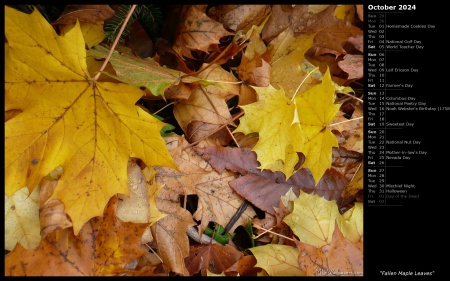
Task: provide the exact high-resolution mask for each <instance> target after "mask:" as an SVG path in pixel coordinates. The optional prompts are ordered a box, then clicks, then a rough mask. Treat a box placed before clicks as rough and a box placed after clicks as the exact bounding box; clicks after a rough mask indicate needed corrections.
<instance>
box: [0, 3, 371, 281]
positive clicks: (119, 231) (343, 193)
mask: <svg viewBox="0 0 450 281" xmlns="http://www.w3.org/2000/svg"><path fill="white" fill-rule="evenodd" d="M362 8H363V7H362V5H137V6H136V5H36V6H31V5H6V6H5V10H4V13H5V275H8V276H36V275H37V276H200V277H203V276H205V277H206V276H324V275H326V276H332V275H333V276H334V275H345V276H363V275H364V272H363V13H362Z"/></svg>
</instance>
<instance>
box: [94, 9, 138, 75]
mask: <svg viewBox="0 0 450 281" xmlns="http://www.w3.org/2000/svg"><path fill="white" fill-rule="evenodd" d="M136 6H137V5H133V6H131V9H130V11H129V12H128V15H127V17H126V18H125V20H124V22H123V24H122V27H121V28H120V30H119V33H118V34H117V36H116V40H114V43H113V45H112V47H111V50H109V54H108V56H107V57H106V59H105V61H104V62H103V65H102V67H101V68H100V70H99V71H97V74H96V75H95V77H94V78H93V79H92V81H93V82H94V83H95V82H97V80H98V78H99V77H100V75H101V74H102V72H103V70H105V68H106V65H107V64H108V61H109V60H110V59H111V56H112V53H113V52H114V49H115V48H116V46H117V44H118V43H119V39H120V36H121V35H122V33H123V31H124V30H125V27H126V26H127V23H128V21H129V20H130V18H131V15H132V14H133V12H134V9H136Z"/></svg>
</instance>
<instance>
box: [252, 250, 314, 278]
mask: <svg viewBox="0 0 450 281" xmlns="http://www.w3.org/2000/svg"><path fill="white" fill-rule="evenodd" d="M249 250H250V251H252V253H253V255H254V256H255V258H256V260H257V263H256V264H255V267H261V268H262V269H264V270H265V271H266V272H267V274H269V276H305V275H306V273H305V272H304V271H303V270H301V269H300V268H299V266H298V254H299V251H298V249H297V248H295V247H291V246H287V245H274V244H268V245H264V246H258V247H253V248H250V249H249Z"/></svg>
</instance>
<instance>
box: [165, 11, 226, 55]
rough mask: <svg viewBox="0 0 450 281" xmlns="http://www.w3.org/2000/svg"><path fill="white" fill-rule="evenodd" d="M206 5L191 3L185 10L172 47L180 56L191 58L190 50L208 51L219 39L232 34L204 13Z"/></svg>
mask: <svg viewBox="0 0 450 281" xmlns="http://www.w3.org/2000/svg"><path fill="white" fill-rule="evenodd" d="M205 8H206V5H192V6H190V8H189V9H188V11H187V12H186V15H185V18H184V19H183V20H182V22H181V24H180V27H179V29H178V32H177V33H178V36H177V38H176V40H175V44H174V46H173V49H174V50H175V52H177V53H178V54H179V55H180V56H184V57H187V58H192V59H193V56H192V53H191V51H197V50H198V51H203V52H208V51H209V48H210V46H211V45H218V44H219V43H220V42H219V39H220V38H222V37H224V36H228V35H232V33H231V32H229V31H227V30H226V29H225V28H223V26H222V25H221V24H220V23H218V22H216V21H215V20H213V19H211V18H210V17H208V16H207V15H206V14H205V11H204V10H205Z"/></svg>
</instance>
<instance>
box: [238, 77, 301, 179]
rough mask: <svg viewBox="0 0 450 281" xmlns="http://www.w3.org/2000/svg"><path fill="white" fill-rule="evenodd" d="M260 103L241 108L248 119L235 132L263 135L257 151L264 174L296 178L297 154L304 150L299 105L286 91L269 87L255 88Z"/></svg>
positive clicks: (256, 148)
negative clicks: (297, 113) (297, 116)
mask: <svg viewBox="0 0 450 281" xmlns="http://www.w3.org/2000/svg"><path fill="white" fill-rule="evenodd" d="M253 88H254V89H255V90H256V92H257V94H258V101H257V102H255V103H252V104H248V105H244V106H241V107H242V108H243V109H244V111H245V115H244V116H243V117H242V118H241V119H240V124H239V126H238V127H237V128H236V130H235V131H234V132H236V133H237V132H241V133H244V134H250V133H254V132H258V133H259V140H258V143H257V144H256V145H255V146H254V147H253V151H255V152H256V154H257V155H258V161H259V162H260V163H261V166H260V167H259V168H261V169H262V170H264V169H270V170H272V171H282V172H283V173H284V174H285V175H286V177H290V176H291V175H292V174H293V171H294V167H295V165H296V163H297V162H298V156H297V153H295V152H301V151H302V149H303V142H304V141H303V133H302V129H301V127H300V124H299V123H298V122H293V121H294V113H295V105H294V103H293V102H291V101H290V100H288V99H287V98H286V96H285V93H284V90H283V89H280V90H277V89H275V88H273V87H272V86H271V85H269V86H268V87H253Z"/></svg>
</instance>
